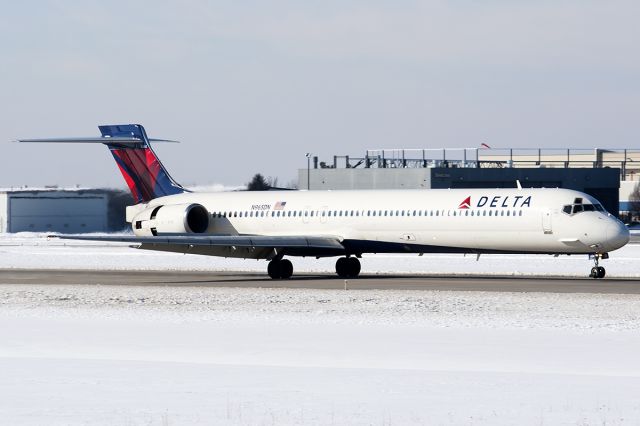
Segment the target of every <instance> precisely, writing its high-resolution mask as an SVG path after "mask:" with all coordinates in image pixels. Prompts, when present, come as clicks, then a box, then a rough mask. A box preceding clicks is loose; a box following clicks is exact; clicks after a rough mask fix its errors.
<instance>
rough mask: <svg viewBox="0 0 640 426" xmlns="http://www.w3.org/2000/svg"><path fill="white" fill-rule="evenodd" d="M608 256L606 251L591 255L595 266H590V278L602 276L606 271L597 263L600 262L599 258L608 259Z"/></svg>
mask: <svg viewBox="0 0 640 426" xmlns="http://www.w3.org/2000/svg"><path fill="white" fill-rule="evenodd" d="M608 258H609V254H608V253H596V254H594V255H593V261H594V263H595V266H594V267H593V268H591V273H590V274H589V277H590V278H604V276H605V274H606V271H605V270H604V267H602V266H599V265H598V263H599V262H600V259H608Z"/></svg>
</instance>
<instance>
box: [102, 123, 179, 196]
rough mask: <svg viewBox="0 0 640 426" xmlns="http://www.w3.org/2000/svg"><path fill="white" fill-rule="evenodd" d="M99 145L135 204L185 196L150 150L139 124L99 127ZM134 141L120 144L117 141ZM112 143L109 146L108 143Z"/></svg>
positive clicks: (142, 128) (144, 133) (145, 134)
mask: <svg viewBox="0 0 640 426" xmlns="http://www.w3.org/2000/svg"><path fill="white" fill-rule="evenodd" d="M99 129H100V133H102V137H103V138H104V139H106V140H107V141H104V142H103V143H104V144H105V145H107V147H109V150H110V151H111V154H113V158H114V159H115V160H116V163H117V164H118V168H119V169H120V172H121V173H122V176H123V177H124V180H125V181H126V182H127V185H128V186H129V189H130V190H131V195H133V198H134V200H136V203H139V202H143V201H144V202H147V201H150V200H152V199H154V198H158V197H164V196H165V195H174V194H180V193H183V192H186V191H185V189H184V188H182V186H180V185H179V184H178V183H176V181H174V180H173V178H171V176H170V175H169V173H168V172H167V170H166V169H165V168H164V166H163V165H162V163H161V162H160V160H159V159H158V156H157V155H156V153H155V152H154V151H153V148H151V145H150V143H149V138H148V137H147V133H146V132H145V130H144V127H142V126H141V125H139V124H124V125H107V126H99ZM125 138H129V139H134V140H137V141H138V142H137V143H135V142H134V143H130V142H125V143H122V142H120V141H118V139H125ZM109 139H111V140H113V142H111V141H109Z"/></svg>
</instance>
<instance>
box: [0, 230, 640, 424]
mask: <svg viewBox="0 0 640 426" xmlns="http://www.w3.org/2000/svg"><path fill="white" fill-rule="evenodd" d="M0 244H1V245H0V268H2V269H6V268H33V267H39V268H70V267H72V268H82V269H92V268H101V269H129V268H135V269H164V270H167V269H168V270H174V269H178V270H179V269H199V270H219V269H223V268H225V269H226V270H236V269H237V270H246V269H249V268H255V269H251V270H262V269H263V268H264V266H265V264H264V262H260V263H258V262H255V261H253V262H251V261H245V262H243V261H234V260H224V259H222V260H215V259H210V258H205V257H203V258H201V257H198V256H178V255H169V254H155V253H150V252H142V251H133V250H130V249H128V248H127V247H126V246H124V247H123V246H118V247H113V248H109V247H105V246H103V245H100V244H83V245H69V243H67V245H64V244H62V243H61V242H60V241H49V242H47V241H46V240H41V239H38V238H34V236H33V235H22V236H20V235H18V236H7V235H5V236H3V237H2V238H0ZM637 250H638V249H637V246H627V247H626V248H624V249H622V250H620V251H619V252H615V253H613V254H612V258H611V259H610V260H608V261H605V266H607V269H608V271H611V274H613V273H614V270H615V269H616V268H620V271H619V275H620V276H624V275H632V276H637V275H636V274H637V273H636V271H635V270H634V269H633V267H632V265H633V264H635V265H637V264H638V260H639V259H640V253H638V252H637ZM497 257H498V260H495V259H493V257H491V256H486V257H482V258H481V259H480V261H479V262H476V261H475V258H474V259H469V258H464V257H462V256H426V255H425V256H423V257H421V258H419V257H417V256H413V257H403V256H369V257H367V258H366V259H365V260H364V264H365V265H367V266H366V268H368V269H367V271H369V272H370V273H382V272H394V273H398V272H399V273H415V272H416V270H418V271H421V272H425V273H429V272H430V271H434V272H447V271H448V269H447V268H454V267H456V265H457V269H456V270H455V271H456V272H457V273H464V274H467V273H469V274H473V273H482V269H481V268H495V270H494V271H492V272H493V273H500V271H506V272H503V273H517V274H536V273H541V272H540V271H537V270H536V267H535V266H537V267H544V268H545V269H547V271H546V272H545V273H549V274H553V275H573V274H574V273H575V274H578V273H579V274H580V275H582V273H583V272H584V270H585V268H588V265H589V262H588V261H587V260H586V258H584V257H580V258H575V259H574V258H573V257H572V258H566V257H564V258H558V259H554V258H553V257H547V256H521V257H518V256H513V257H504V256H497ZM505 259H509V260H508V262H509V264H507V265H505V263H507V261H506V260H505ZM623 259H624V260H623ZM574 262H575V263H576V264H577V266H576V265H574ZM627 263H629V265H627ZM294 264H295V265H296V266H297V267H298V269H300V270H304V268H309V269H307V271H326V272H328V271H330V270H331V269H332V262H331V263H321V264H320V265H316V264H314V262H312V261H309V260H303V261H300V262H298V261H295V262H294ZM532 264H533V265H532ZM461 265H463V266H461ZM482 265H485V266H482ZM556 265H557V266H556ZM245 266H248V268H247V267H245ZM387 266H388V267H389V270H386V269H385V268H386V267H387ZM510 266H511V269H510V268H509V267H510ZM313 268H316V269H313ZM323 268H325V269H323ZM438 268H440V269H438ZM572 268H575V271H576V272H573V269H572ZM510 270H511V272H509V271H510ZM514 271H515V272H514ZM639 353H640V296H638V295H612V294H553V293H484V292H438V291H415V290H414V291H400V290H391V291H382V290H357V291H353V290H348V291H345V290H304V289H238V288H205V287H193V288H189V287H175V288H172V287H152V286H145V287H136V286H83V285H78V286H69V285H60V286H58V285H20V284H11V283H5V284H1V285H0V424H7V425H42V424H47V425H423V424H434V425H460V424H463V425H464V424H471V425H559V424H563V425H592V424H593V425H635V424H640V397H638V395H640V363H639V362H638V354H639Z"/></svg>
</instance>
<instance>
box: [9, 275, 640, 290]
mask: <svg viewBox="0 0 640 426" xmlns="http://www.w3.org/2000/svg"><path fill="white" fill-rule="evenodd" d="M0 284H58V285H60V284H72V285H79V284H89V285H149V286H205V287H244V288H251V287H255V288H257V287H263V288H269V287H271V288H276V287H277V288H316V289H344V286H345V280H343V279H340V278H337V277H334V276H332V275H329V274H327V275H322V274H316V275H300V276H294V278H292V279H290V280H283V281H280V280H277V281H275V280H272V279H270V278H268V277H267V276H266V275H264V274H257V273H256V274H252V273H246V272H235V273H231V272H157V271H144V272H141V271H77V270H49V271H47V270H0ZM347 286H348V288H349V289H351V290H365V289H380V290H384V289H395V290H448V291H499V292H550V293H603V294H604V293H609V294H640V278H638V279H633V278H605V279H603V280H594V279H591V278H561V277H507V276H502V277H501V276H495V277H479V276H469V277H459V276H457V277H450V276H424V275H416V276H405V275H363V276H361V277H359V278H357V279H349V280H348V281H347Z"/></svg>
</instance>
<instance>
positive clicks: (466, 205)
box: [458, 196, 471, 209]
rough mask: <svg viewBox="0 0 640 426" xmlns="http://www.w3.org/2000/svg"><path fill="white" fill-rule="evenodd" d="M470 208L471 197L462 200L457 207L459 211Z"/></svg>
mask: <svg viewBox="0 0 640 426" xmlns="http://www.w3.org/2000/svg"><path fill="white" fill-rule="evenodd" d="M470 207H471V196H468V197H467V198H465V199H464V201H463V202H461V203H460V205H459V206H458V208H459V209H468V208H470Z"/></svg>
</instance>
